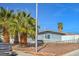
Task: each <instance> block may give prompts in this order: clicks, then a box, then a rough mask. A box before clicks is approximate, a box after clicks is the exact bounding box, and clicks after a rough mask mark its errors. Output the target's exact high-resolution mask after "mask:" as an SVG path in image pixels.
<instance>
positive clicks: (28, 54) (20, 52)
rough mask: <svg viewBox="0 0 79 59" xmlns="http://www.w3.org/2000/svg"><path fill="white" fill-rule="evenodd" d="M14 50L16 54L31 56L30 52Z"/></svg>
mask: <svg viewBox="0 0 79 59" xmlns="http://www.w3.org/2000/svg"><path fill="white" fill-rule="evenodd" d="M14 52H16V53H17V56H33V55H32V54H30V53H24V52H22V51H16V50H15V51H14Z"/></svg>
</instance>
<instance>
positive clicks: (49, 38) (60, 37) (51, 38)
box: [38, 31, 79, 43]
mask: <svg viewBox="0 0 79 59" xmlns="http://www.w3.org/2000/svg"><path fill="white" fill-rule="evenodd" d="M38 40H43V41H44V42H73V43H74V42H79V35H76V34H70V33H60V32H54V31H43V32H39V33H38Z"/></svg>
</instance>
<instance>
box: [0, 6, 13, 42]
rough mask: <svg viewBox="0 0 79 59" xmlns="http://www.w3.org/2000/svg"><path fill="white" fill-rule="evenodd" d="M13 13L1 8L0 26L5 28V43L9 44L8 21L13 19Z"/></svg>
mask: <svg viewBox="0 0 79 59" xmlns="http://www.w3.org/2000/svg"><path fill="white" fill-rule="evenodd" d="M12 12H13V11H12V10H7V9H4V8H3V7H0V25H1V26H2V28H3V37H4V42H5V43H9V33H8V20H9V18H10V17H11V14H12Z"/></svg>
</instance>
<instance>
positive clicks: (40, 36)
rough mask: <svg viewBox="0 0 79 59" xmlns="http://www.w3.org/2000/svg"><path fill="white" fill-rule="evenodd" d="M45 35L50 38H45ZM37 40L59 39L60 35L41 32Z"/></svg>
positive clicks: (50, 40) (49, 40) (52, 40)
mask: <svg viewBox="0 0 79 59" xmlns="http://www.w3.org/2000/svg"><path fill="white" fill-rule="evenodd" d="M45 35H50V39H46V38H45ZM38 40H43V41H45V42H54V41H61V35H59V34H52V33H46V34H41V35H38Z"/></svg>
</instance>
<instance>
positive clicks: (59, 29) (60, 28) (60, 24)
mask: <svg viewBox="0 0 79 59" xmlns="http://www.w3.org/2000/svg"><path fill="white" fill-rule="evenodd" d="M62 29H63V23H62V22H59V23H58V32H62Z"/></svg>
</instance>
